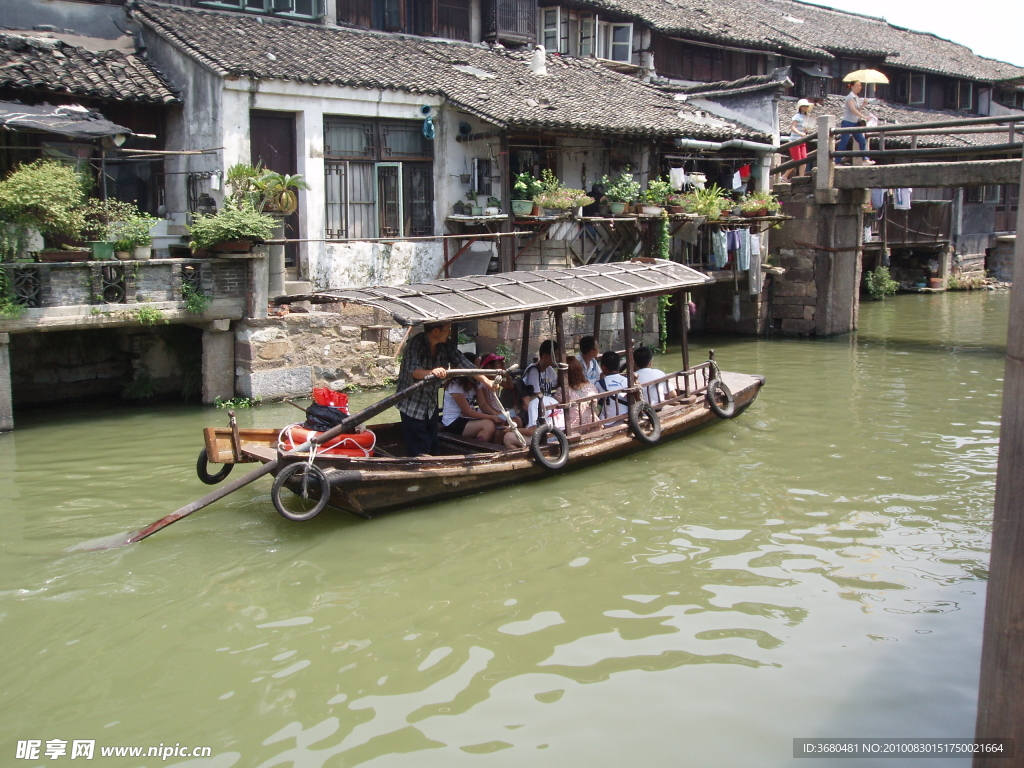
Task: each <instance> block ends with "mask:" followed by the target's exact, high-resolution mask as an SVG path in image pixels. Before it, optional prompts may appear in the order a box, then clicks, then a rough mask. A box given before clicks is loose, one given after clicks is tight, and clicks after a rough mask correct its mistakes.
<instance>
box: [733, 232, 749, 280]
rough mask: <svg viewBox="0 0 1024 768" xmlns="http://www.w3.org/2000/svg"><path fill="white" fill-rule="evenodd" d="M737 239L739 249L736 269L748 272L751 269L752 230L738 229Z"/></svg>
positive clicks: (737, 250)
mask: <svg viewBox="0 0 1024 768" xmlns="http://www.w3.org/2000/svg"><path fill="white" fill-rule="evenodd" d="M736 239H737V240H738V241H739V248H737V249H736V269H738V270H741V271H743V272H746V271H747V270H748V269H750V230H749V229H737V230H736Z"/></svg>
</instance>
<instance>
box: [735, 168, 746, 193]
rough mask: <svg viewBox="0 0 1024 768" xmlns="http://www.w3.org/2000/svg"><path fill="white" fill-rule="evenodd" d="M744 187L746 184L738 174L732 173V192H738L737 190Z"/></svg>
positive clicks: (737, 172)
mask: <svg viewBox="0 0 1024 768" xmlns="http://www.w3.org/2000/svg"><path fill="white" fill-rule="evenodd" d="M745 186H746V184H745V183H744V181H743V179H742V178H741V177H740V172H739V171H736V173H734V174H733V175H732V188H733V189H734V190H739V189H743V188H744V187H745Z"/></svg>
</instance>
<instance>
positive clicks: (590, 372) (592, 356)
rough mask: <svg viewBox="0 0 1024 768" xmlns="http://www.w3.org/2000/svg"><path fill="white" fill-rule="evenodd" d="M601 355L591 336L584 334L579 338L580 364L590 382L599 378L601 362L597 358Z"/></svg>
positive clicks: (594, 381) (592, 382)
mask: <svg viewBox="0 0 1024 768" xmlns="http://www.w3.org/2000/svg"><path fill="white" fill-rule="evenodd" d="M600 356H601V350H599V349H598V348H597V342H596V341H595V340H594V337H593V336H584V337H583V338H582V339H580V364H581V365H582V366H583V373H584V374H585V375H586V377H587V381H589V382H590V383H591V384H594V383H596V382H597V380H598V379H600V378H601V364H600V363H599V362H597V359H598V358H599V357H600Z"/></svg>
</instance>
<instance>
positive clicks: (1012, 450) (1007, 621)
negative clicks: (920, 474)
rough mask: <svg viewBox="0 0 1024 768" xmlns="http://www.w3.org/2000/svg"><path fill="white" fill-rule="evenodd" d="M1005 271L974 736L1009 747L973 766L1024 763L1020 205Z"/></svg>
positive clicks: (1023, 212) (1023, 266)
mask: <svg viewBox="0 0 1024 768" xmlns="http://www.w3.org/2000/svg"><path fill="white" fill-rule="evenodd" d="M1022 163H1024V160H1022ZM1022 170H1024V169H1022ZM1019 199H1021V200H1024V172H1022V173H1021V179H1020V198H1019ZM1013 278H1014V284H1015V286H1016V289H1015V290H1013V291H1011V292H1010V322H1009V328H1008V330H1007V337H1006V372H1005V374H1004V377H1003V380H1004V383H1003V416H1002V422H1001V426H1000V428H999V462H998V467H997V470H996V500H995V512H994V514H993V516H992V553H991V556H990V558H989V579H988V596H987V600H986V604H985V636H984V639H983V641H982V646H981V681H980V685H979V688H978V721H977V725H976V728H975V738H979V739H980V738H1012V739H1014V746H1015V752H1014V756H1013V758H1012V759H1005V758H1004V759H1001V760H996V759H994V758H986V757H982V756H975V758H974V766H975V768H983V766H988V765H1000V766H1024V206H1018V208H1017V243H1016V247H1015V249H1014V257H1013Z"/></svg>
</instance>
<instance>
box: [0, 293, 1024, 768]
mask: <svg viewBox="0 0 1024 768" xmlns="http://www.w3.org/2000/svg"><path fill="white" fill-rule="evenodd" d="M1008 305H1009V302H1008V297H1007V296H1006V295H1000V294H977V293H975V294H947V295H937V296H901V297H897V298H894V299H889V300H887V301H885V302H884V303H882V304H866V305H864V306H863V307H862V310H861V330H860V332H859V333H857V334H855V335H852V336H848V337H842V338H837V339H830V340H819V341H806V340H774V341H764V340H754V339H714V340H710V341H709V340H707V339H702V340H697V341H695V343H694V353H695V357H696V356H697V354H696V353H697V352H704V351H706V348H707V347H708V346H711V345H714V346H715V348H716V350H717V355H718V359H719V361H720V363H721V364H722V366H723V367H724V368H726V369H732V370H739V371H747V372H757V373H762V374H764V375H766V377H767V386H766V387H765V388H764V389H763V390H762V393H761V396H760V398H759V399H758V401H757V402H756V403H755V404H754V405H753V406H752V407H751V408H750V409H749V410H748V411H747V412H746V413H744V414H743V415H742V416H740V417H739V418H737V419H735V420H732V421H724V422H718V423H716V424H714V425H713V426H711V427H709V428H708V429H705V430H704V431H702V432H700V433H698V434H696V435H694V436H691V437H689V438H686V439H684V440H681V441H676V442H674V443H669V444H666V445H664V446H660V447H658V448H656V449H653V450H650V451H646V452H643V453H640V454H637V455H636V456H634V457H632V458H630V459H628V460H622V461H619V462H617V463H614V464H606V465H603V466H600V467H597V468H592V469H589V470H584V471H580V472H577V473H572V474H569V475H566V476H563V477H558V478H553V479H549V480H544V481H541V482H537V483H534V484H527V485H515V486H511V487H509V488H507V489H504V490H501V491H497V492H493V493H489V494H486V495H480V496H475V497H469V498H465V499H461V500H457V501H453V502H450V503H443V504H437V505H434V506H431V507H428V508H420V509H412V510H409V511H408V512H404V513H399V514H395V515H392V516H390V517H386V518H381V519H378V520H374V521H361V520H357V519H354V518H349V517H346V516H344V515H342V514H340V513H334V514H331V513H325V514H323V515H321V516H320V517H318V518H317V519H315V520H313V521H311V522H308V523H290V522H288V521H286V520H284V519H283V518H281V517H279V516H278V515H277V514H276V512H275V511H274V509H273V507H272V506H271V503H270V498H269V481H267V480H263V481H260V482H259V483H257V484H256V485H254V486H250V487H249V488H246V489H244V490H243V491H241V492H239V493H237V494H235V495H234V496H232V497H230V498H229V499H227V500H225V501H223V502H220V503H218V504H217V505H215V506H213V507H210V508H208V509H206V510H203V511H202V512H199V513H197V514H195V515H193V516H192V517H190V518H188V519H186V520H183V521H181V522H180V523H178V524H176V525H174V526H172V527H170V528H168V529H167V530H165V531H163V532H161V533H159V534H157V535H156V536H154V537H152V538H150V539H148V540H146V541H144V542H142V543H140V544H136V545H134V546H131V547H127V548H124V549H119V550H113V551H107V552H98V553H83V552H73V553H69V552H67V550H68V548H70V547H72V546H73V545H75V544H76V543H78V542H81V541H83V540H87V539H92V538H95V537H99V536H105V535H110V534H115V533H117V532H120V531H125V530H130V529H133V528H137V527H139V526H141V525H142V524H144V523H147V522H149V521H151V520H153V519H155V518H158V517H161V516H162V515H164V514H165V513H167V512H169V511H171V510H173V509H175V508H177V507H179V506H181V505H183V504H185V503H186V502H188V501H190V500H192V499H195V498H198V497H199V496H202V495H203V494H205V493H206V492H207V491H208V488H207V487H206V486H203V485H201V484H200V483H199V482H198V480H197V479H196V477H195V473H194V462H195V457H196V455H197V453H198V451H199V448H200V447H201V428H202V427H203V426H206V425H211V424H212V425H220V424H222V423H224V422H225V421H226V416H225V413H224V412H223V411H217V410H215V409H212V408H198V407H183V406H175V405H154V406H151V407H132V408H127V409H126V408H124V407H118V408H110V409H104V408H101V407H82V406H75V407H66V408H60V409H57V410H55V411H52V412H49V413H41V412H36V413H21V414H18V424H17V426H18V429H17V431H16V432H14V433H13V434H9V435H4V436H0V499H2V501H0V510H2V512H0V637H2V638H3V642H2V644H0V648H2V653H3V663H2V665H0V766H9V765H54V766H58V765H63V764H65V761H70V750H71V747H72V742H73V740H92V741H95V742H96V746H95V750H96V752H95V755H96V757H95V758H94V761H93V762H92V763H84V761H83V763H84V764H90V765H92V764H98V765H104V766H106V765H111V766H126V767H127V768H139V766H157V765H177V766H208V767H213V768H228V767H229V766H239V767H242V766H245V767H248V766H296V767H300V768H307V767H314V766H315V767H316V768H320V766H325V767H329V768H341V767H342V766H354V765H372V766H375V767H383V766H387V767H388V768H410V767H415V768H420V767H421V766H445V767H446V768H449V767H451V766H502V767H504V766H523V765H530V766H558V767H559V768H563V767H564V766H584V765H586V766H602V767H603V766H609V767H611V766H634V765H638V766H659V767H660V766H691V765H692V766H718V767H726V768H728V767H731V766H737V767H746V766H789V765H792V764H794V762H795V764H796V765H797V766H807V768H814V766H821V765H839V766H845V765H851V764H852V763H850V762H849V761H845V760H844V761H840V760H833V761H831V762H830V761H828V760H815V759H804V760H799V761H794V759H793V756H792V755H793V739H794V738H795V737H844V736H849V737H868V736H877V737H967V736H971V735H972V734H973V727H974V709H975V700H976V688H977V680H978V663H979V653H980V646H981V633H982V615H983V611H984V599H985V580H986V573H987V559H988V545H989V536H990V517H991V506H992V499H993V493H994V483H995V463H996V452H997V440H998V433H999V414H1000V406H1001V392H1002V375H1003V354H1004V344H1005V333H1006V325H1007V311H1008ZM677 359H678V357H677V356H676V355H672V356H670V357H667V358H666V357H663V358H662V359H661V363H662V367H666V368H667V367H668V366H670V365H674V364H675V361H676V360H677ZM371 399H372V395H371V394H363V395H360V396H358V397H357V398H356V400H357V405H359V404H362V403H366V402H369V401H370V400H371ZM297 414H298V411H295V410H294V409H292V408H290V407H289V406H286V405H275V406H264V407H261V408H257V409H254V410H251V411H244V412H242V413H241V420H242V422H243V424H244V425H252V426H279V425H281V424H282V423H287V422H289V421H293V420H294V419H295V416H296V415H297ZM30 739H37V740H40V741H41V742H42V749H43V750H45V747H46V742H47V741H48V740H54V739H59V740H64V741H67V742H68V755H66V756H63V757H60V758H58V759H56V760H50V759H46V758H45V754H42V756H41V759H39V760H35V761H31V760H22V759H16V751H17V744H18V742H19V741H26V740H30ZM161 744H162V745H176V744H177V745H186V746H188V747H190V748H191V747H193V746H209V747H211V751H212V757H211V758H208V759H195V760H193V759H190V758H189V759H186V758H184V757H172V758H169V759H167V760H166V761H165V760H161V759H160V758H155V757H151V758H146V757H140V758H101V757H100V749H101V747H109V746H142V747H149V746H157V745H161ZM905 762H906V761H903V762H902V763H901V762H899V761H886V760H884V759H879V760H872V761H871V764H872V766H878V767H879V768H881V767H882V766H887V765H901V764H905ZM71 764H72V765H77V764H78V763H71ZM966 764H967V761H957V760H944V761H943V765H944V766H950V767H951V768H953V767H955V766H965V765H966Z"/></svg>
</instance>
